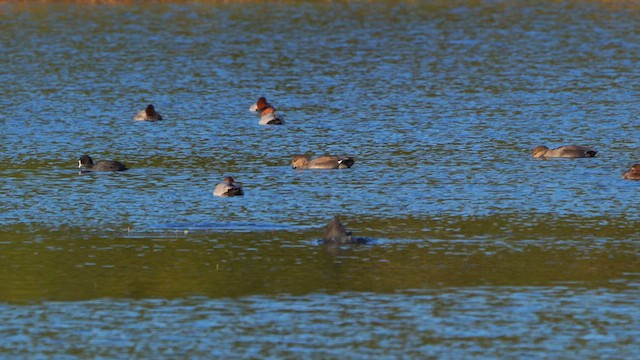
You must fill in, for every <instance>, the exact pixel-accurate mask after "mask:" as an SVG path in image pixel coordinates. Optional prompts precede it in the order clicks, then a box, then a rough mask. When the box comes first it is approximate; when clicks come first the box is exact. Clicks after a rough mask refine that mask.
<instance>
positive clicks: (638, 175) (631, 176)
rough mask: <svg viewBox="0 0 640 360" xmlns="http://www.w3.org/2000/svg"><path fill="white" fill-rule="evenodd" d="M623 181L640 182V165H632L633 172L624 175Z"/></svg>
mask: <svg viewBox="0 0 640 360" xmlns="http://www.w3.org/2000/svg"><path fill="white" fill-rule="evenodd" d="M622 178H623V179H627V180H640V164H633V165H631V170H629V171H627V172H626V173H624V174H623V175H622Z"/></svg>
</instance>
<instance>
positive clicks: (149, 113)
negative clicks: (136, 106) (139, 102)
mask: <svg viewBox="0 0 640 360" xmlns="http://www.w3.org/2000/svg"><path fill="white" fill-rule="evenodd" d="M133 120H140V121H158V120H162V115H160V114H159V113H157V112H156V109H155V108H154V107H153V105H151V104H149V105H147V107H146V108H145V109H144V110H141V111H139V112H138V113H137V114H136V116H134V117H133Z"/></svg>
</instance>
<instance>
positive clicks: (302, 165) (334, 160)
mask: <svg viewBox="0 0 640 360" xmlns="http://www.w3.org/2000/svg"><path fill="white" fill-rule="evenodd" d="M353 163H354V160H353V159H352V158H350V157H337V156H321V157H319V158H316V159H313V160H309V158H308V157H306V156H304V155H296V156H294V157H293V160H291V167H293V168H294V169H348V168H350V167H351V166H352V165H353Z"/></svg>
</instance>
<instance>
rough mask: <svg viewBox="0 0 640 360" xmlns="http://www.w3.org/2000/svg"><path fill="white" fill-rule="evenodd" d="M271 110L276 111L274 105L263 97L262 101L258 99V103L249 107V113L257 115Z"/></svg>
mask: <svg viewBox="0 0 640 360" xmlns="http://www.w3.org/2000/svg"><path fill="white" fill-rule="evenodd" d="M269 108H271V109H273V111H276V108H274V107H273V105H271V104H269V103H268V102H267V98H265V97H261V98H260V99H258V101H257V102H256V103H255V104H253V105H251V106H250V107H249V111H253V112H255V113H262V112H263V111H264V110H266V109H269Z"/></svg>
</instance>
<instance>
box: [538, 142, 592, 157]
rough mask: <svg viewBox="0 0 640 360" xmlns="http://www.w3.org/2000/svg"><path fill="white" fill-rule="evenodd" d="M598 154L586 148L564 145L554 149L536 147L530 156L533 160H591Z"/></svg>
mask: <svg viewBox="0 0 640 360" xmlns="http://www.w3.org/2000/svg"><path fill="white" fill-rule="evenodd" d="M597 153H598V152H597V151H595V150H594V149H592V148H590V147H588V146H576V145H566V146H560V147H557V148H555V149H549V148H548V147H546V146H536V147H535V148H534V149H533V152H532V155H533V157H534V158H591V157H594V156H596V154H597Z"/></svg>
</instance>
